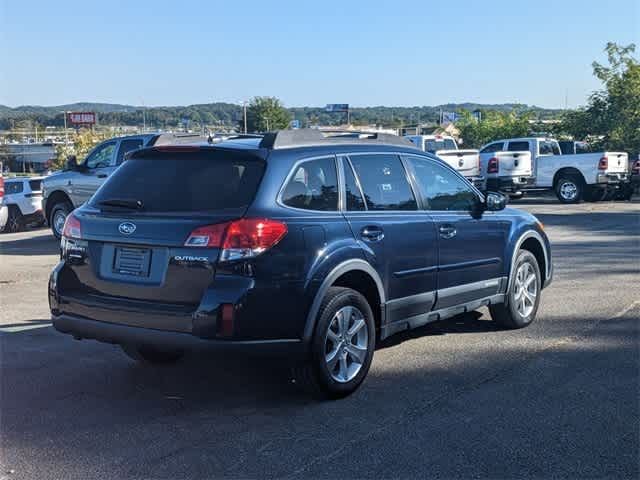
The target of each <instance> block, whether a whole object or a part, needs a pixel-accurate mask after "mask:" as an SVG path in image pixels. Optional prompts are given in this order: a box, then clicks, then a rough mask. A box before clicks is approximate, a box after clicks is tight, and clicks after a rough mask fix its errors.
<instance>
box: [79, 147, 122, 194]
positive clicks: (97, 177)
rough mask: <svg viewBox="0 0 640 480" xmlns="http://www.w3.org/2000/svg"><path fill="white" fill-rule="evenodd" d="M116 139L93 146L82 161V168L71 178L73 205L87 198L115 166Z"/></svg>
mask: <svg viewBox="0 0 640 480" xmlns="http://www.w3.org/2000/svg"><path fill="white" fill-rule="evenodd" d="M117 146H118V141H117V140H111V141H108V142H104V143H101V144H100V145H98V146H97V147H96V148H94V149H93V150H92V151H91V153H89V155H88V156H87V158H86V159H85V161H84V163H83V167H84V168H83V169H82V170H80V171H79V172H78V173H77V174H76V175H74V177H73V179H72V180H71V187H72V190H71V195H72V200H73V203H74V205H75V206H79V205H82V204H83V203H84V202H86V201H87V200H89V198H91V196H92V195H93V194H94V193H95V191H96V190H98V188H99V187H100V185H102V183H103V182H104V181H105V179H106V178H107V177H108V176H109V175H111V173H113V171H114V170H115V168H116V163H115V153H116V148H117Z"/></svg>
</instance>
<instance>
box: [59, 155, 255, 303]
mask: <svg viewBox="0 0 640 480" xmlns="http://www.w3.org/2000/svg"><path fill="white" fill-rule="evenodd" d="M263 171H264V162H263V161H262V160H261V159H259V158H257V157H255V156H253V155H251V154H249V153H244V152H233V151H228V150H223V149H205V150H199V149H194V148H193V147H190V149H185V148H178V147H173V148H171V149H170V151H158V150H156V149H151V150H150V151H143V152H142V153H140V152H139V153H138V154H137V155H134V156H133V157H132V158H131V159H129V160H127V161H125V162H124V163H123V165H122V166H121V167H120V168H118V170H116V172H115V173H114V174H113V175H111V176H110V177H109V179H108V180H107V181H106V182H105V183H104V185H103V186H102V187H101V188H100V189H99V190H98V191H97V192H96V194H95V195H94V196H93V198H92V199H91V201H90V202H89V204H88V205H87V206H85V207H83V208H81V209H79V210H76V211H75V212H74V214H73V215H74V216H75V217H76V218H77V220H78V222H79V229H80V238H81V240H80V241H76V240H74V242H76V243H80V244H81V245H82V246H83V247H84V248H83V253H82V255H81V257H82V258H73V257H71V258H70V259H69V261H67V262H66V267H65V270H66V272H65V276H63V277H61V278H62V280H61V281H60V289H61V291H62V293H63V295H67V294H68V295H70V296H72V297H75V298H76V299H81V300H82V302H84V303H85V304H86V303H87V302H102V301H107V302H112V301H113V297H117V298H118V299H119V300H121V302H120V303H119V305H121V306H122V307H123V308H125V309H126V308H127V305H128V306H129V307H131V308H132V309H137V308H141V307H142V306H145V307H149V306H150V305H149V304H148V302H152V303H153V304H154V305H155V307H154V308H163V309H164V310H165V311H166V308H169V310H170V309H171V306H175V307H176V308H178V307H180V306H182V307H184V308H186V309H192V307H194V306H197V305H198V304H199V303H200V300H201V298H202V294H203V292H204V290H205V289H206V288H207V287H208V286H209V284H210V283H211V281H212V280H213V276H214V274H215V269H216V264H217V261H218V255H219V248H218V247H211V248H210V247H207V246H205V247H194V246H185V242H186V241H187V239H188V238H189V236H190V234H192V233H193V232H194V230H196V229H199V228H201V227H204V226H209V225H214V224H220V223H224V222H228V221H231V220H235V219H238V218H241V217H242V216H243V215H244V214H245V212H246V210H247V208H248V206H249V204H250V203H251V201H252V200H253V198H254V196H255V193H256V191H257V188H258V185H259V183H260V180H261V178H262V174H263ZM64 241H65V240H63V243H64ZM72 253H73V252H71V254H70V255H72ZM65 278H66V281H63V280H64V279H65ZM139 302H143V303H139ZM145 303H147V304H146V305H145ZM76 313H79V312H76Z"/></svg>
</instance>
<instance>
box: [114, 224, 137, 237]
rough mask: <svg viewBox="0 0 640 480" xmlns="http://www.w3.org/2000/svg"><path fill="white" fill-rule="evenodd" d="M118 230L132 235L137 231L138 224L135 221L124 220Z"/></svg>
mask: <svg viewBox="0 0 640 480" xmlns="http://www.w3.org/2000/svg"><path fill="white" fill-rule="evenodd" d="M118 231H119V232H120V233H121V234H123V235H131V234H132V233H133V232H135V231H136V225H135V223H131V222H124V223H121V224H120V225H118Z"/></svg>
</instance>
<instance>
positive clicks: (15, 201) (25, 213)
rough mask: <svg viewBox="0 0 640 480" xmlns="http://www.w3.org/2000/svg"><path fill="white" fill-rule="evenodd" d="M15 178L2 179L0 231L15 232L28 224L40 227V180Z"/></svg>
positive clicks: (41, 219) (40, 178)
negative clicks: (2, 193)
mask: <svg viewBox="0 0 640 480" xmlns="http://www.w3.org/2000/svg"><path fill="white" fill-rule="evenodd" d="M43 178H44V177H16V178H5V179H4V195H3V196H0V231H2V232H17V231H19V230H21V229H22V228H24V227H25V226H26V225H29V224H38V225H42V224H43V223H44V215H43V214H42V179H43Z"/></svg>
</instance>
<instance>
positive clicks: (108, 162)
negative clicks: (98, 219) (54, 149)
mask: <svg viewBox="0 0 640 480" xmlns="http://www.w3.org/2000/svg"><path fill="white" fill-rule="evenodd" d="M198 138H200V137H199V136H198V135H192V134H169V133H163V134H158V133H148V134H143V135H132V136H127V137H119V138H112V139H109V140H105V141H104V142H102V143H99V144H98V145H97V146H96V147H95V148H94V149H93V150H91V151H90V152H89V154H88V155H87V157H86V158H85V159H84V160H83V161H82V162H81V163H78V162H77V161H76V158H75V157H74V156H71V157H70V158H69V161H68V162H67V167H66V169H65V170H63V171H60V172H57V173H54V174H52V175H50V176H48V177H47V178H46V179H45V180H44V183H43V186H44V214H45V218H46V219H47V221H48V222H49V226H50V227H51V231H52V232H53V235H54V236H55V237H56V238H60V235H61V233H62V227H63V226H64V220H65V218H66V217H67V215H68V214H69V213H70V212H71V211H72V210H73V209H74V208H76V207H79V206H80V205H82V204H83V203H84V202H86V201H87V200H89V198H91V195H93V194H94V193H95V192H96V190H97V189H98V188H99V187H100V185H102V184H103V183H104V181H105V180H106V179H107V178H108V177H109V176H110V175H111V174H112V173H113V172H114V171H115V170H116V168H117V167H118V166H119V165H120V164H121V163H122V161H123V160H124V158H125V155H126V154H127V153H129V152H131V151H133V150H136V149H138V148H143V147H149V146H154V145H170V144H179V143H185V142H187V143H188V142H193V141H194V140H195V139H198Z"/></svg>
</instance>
